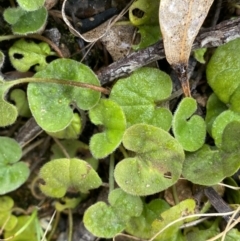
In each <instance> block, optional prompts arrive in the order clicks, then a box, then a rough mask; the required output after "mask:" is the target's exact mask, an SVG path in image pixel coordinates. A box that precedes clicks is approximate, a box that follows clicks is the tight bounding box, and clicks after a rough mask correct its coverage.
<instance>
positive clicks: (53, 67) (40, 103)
mask: <svg viewBox="0 0 240 241" xmlns="http://www.w3.org/2000/svg"><path fill="white" fill-rule="evenodd" d="M34 77H36V78H44V79H46V81H47V79H58V80H62V81H64V83H66V85H63V84H53V83H47V82H46V83H30V84H29V85H28V90H27V95H28V101H29V107H30V110H31V112H32V114H33V116H34V118H35V120H36V122H37V123H38V125H40V126H41V127H42V129H44V130H45V131H48V132H57V131H60V130H63V129H65V128H66V127H67V126H68V125H69V124H70V123H71V121H72V119H73V117H74V113H73V110H72V108H71V105H73V106H78V107H79V108H80V109H83V110H88V109H90V108H92V107H93V106H94V105H96V104H97V102H98V101H99V99H100V93H99V92H97V91H95V90H92V89H89V88H79V87H76V86H68V85H67V83H68V81H69V82H71V83H73V82H75V83H76V84H77V83H78V82H81V83H88V84H92V85H96V86H99V85H100V84H99V81H98V79H97V77H96V75H95V74H94V73H93V72H92V70H91V69H90V68H89V67H87V66H86V65H84V64H81V63H79V62H77V61H74V60H70V59H57V60H54V61H53V62H51V63H50V64H48V66H47V67H46V68H45V69H44V70H42V71H39V72H38V73H37V74H35V75H34Z"/></svg>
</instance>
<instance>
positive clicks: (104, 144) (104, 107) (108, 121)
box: [89, 99, 126, 158]
mask: <svg viewBox="0 0 240 241" xmlns="http://www.w3.org/2000/svg"><path fill="white" fill-rule="evenodd" d="M89 117H90V119H91V121H92V122H93V123H94V124H96V125H103V126H104V128H105V131H104V132H102V133H98V134H95V135H93V136H92V138H91V140H90V150H91V153H92V155H93V156H94V157H95V158H104V157H106V156H108V155H109V154H110V153H112V152H113V151H114V150H115V149H116V148H117V147H118V146H119V145H120V143H121V141H122V137H123V133H124V131H125V129H126V119H125V116H124V113H123V111H122V109H121V107H120V106H119V105H118V104H117V103H115V102H114V101H112V100H106V99H101V100H100V101H99V103H98V105H96V106H95V107H94V108H92V109H91V110H90V111H89Z"/></svg>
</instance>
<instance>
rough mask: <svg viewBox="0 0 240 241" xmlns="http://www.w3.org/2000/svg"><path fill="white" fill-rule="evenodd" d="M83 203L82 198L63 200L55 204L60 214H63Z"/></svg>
mask: <svg viewBox="0 0 240 241" xmlns="http://www.w3.org/2000/svg"><path fill="white" fill-rule="evenodd" d="M80 202H81V197H78V198H68V197H65V198H61V201H60V202H55V208H56V210H57V211H58V212H62V211H64V210H66V209H74V208H76V207H77V205H78V204H79V203H80Z"/></svg>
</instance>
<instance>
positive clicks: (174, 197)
mask: <svg viewBox="0 0 240 241" xmlns="http://www.w3.org/2000/svg"><path fill="white" fill-rule="evenodd" d="M172 195H173V199H174V202H175V205H177V204H178V203H179V198H178V194H177V187H176V185H173V186H172Z"/></svg>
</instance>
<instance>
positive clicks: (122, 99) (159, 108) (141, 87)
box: [110, 67, 172, 130]
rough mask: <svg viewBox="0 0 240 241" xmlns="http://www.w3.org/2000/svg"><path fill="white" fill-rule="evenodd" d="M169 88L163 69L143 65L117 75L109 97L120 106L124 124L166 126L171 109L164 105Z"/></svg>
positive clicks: (166, 128)
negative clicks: (127, 72)
mask: <svg viewBox="0 0 240 241" xmlns="http://www.w3.org/2000/svg"><path fill="white" fill-rule="evenodd" d="M171 92H172V81H171V79H170V77H169V76H168V75H167V74H165V73H164V72H162V71H160V70H158V69H154V68H149V67H144V68H141V69H138V70H136V71H135V72H134V73H133V74H132V75H131V76H129V77H127V78H125V79H120V80H119V81H118V82H117V83H116V84H115V85H114V86H113V88H112V91H111V94H110V99H111V100H114V101H116V102H117V103H118V104H119V105H120V106H121V107H122V109H123V111H124V113H125V116H126V120H127V125H128V126H131V125H134V124H137V123H146V124H149V125H155V126H157V127H161V128H163V129H164V130H169V129H170V126H171V121H172V113H171V112H170V111H169V109H167V108H165V107H164V100H166V99H167V98H168V97H169V96H170V94H171Z"/></svg>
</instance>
